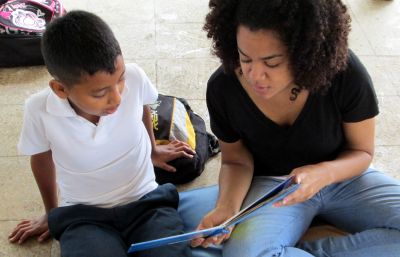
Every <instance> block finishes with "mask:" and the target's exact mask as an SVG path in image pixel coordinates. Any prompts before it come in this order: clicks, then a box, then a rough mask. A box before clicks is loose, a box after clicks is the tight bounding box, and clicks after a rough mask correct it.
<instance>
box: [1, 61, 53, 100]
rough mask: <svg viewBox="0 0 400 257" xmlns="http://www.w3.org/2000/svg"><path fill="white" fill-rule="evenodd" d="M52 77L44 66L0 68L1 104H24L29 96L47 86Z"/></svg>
mask: <svg viewBox="0 0 400 257" xmlns="http://www.w3.org/2000/svg"><path fill="white" fill-rule="evenodd" d="M50 79H51V76H50V74H49V73H48V72H47V70H46V68H45V67H44V66H36V67H29V68H24V69H21V68H12V69H0V104H23V103H24V101H25V99H26V98H27V97H28V96H30V95H31V94H33V93H36V92H38V91H39V90H41V89H42V88H45V87H47V86H48V84H49V81H50Z"/></svg>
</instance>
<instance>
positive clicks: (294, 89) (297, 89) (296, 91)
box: [289, 85, 301, 102]
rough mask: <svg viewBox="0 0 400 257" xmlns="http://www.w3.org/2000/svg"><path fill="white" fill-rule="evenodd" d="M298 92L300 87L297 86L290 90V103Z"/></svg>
mask: <svg viewBox="0 0 400 257" xmlns="http://www.w3.org/2000/svg"><path fill="white" fill-rule="evenodd" d="M300 92H301V87H299V86H298V85H294V87H293V88H292V89H291V90H290V93H291V94H292V95H291V96H290V98H289V99H290V101H292V102H293V101H295V100H296V99H297V96H298V95H299V94H300Z"/></svg>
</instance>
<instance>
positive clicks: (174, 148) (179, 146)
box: [151, 140, 196, 172]
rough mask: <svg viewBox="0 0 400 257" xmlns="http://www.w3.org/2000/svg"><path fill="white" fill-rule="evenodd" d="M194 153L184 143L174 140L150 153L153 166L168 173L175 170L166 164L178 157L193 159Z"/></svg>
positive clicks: (158, 146)
mask: <svg viewBox="0 0 400 257" xmlns="http://www.w3.org/2000/svg"><path fill="white" fill-rule="evenodd" d="M195 154H196V152H195V151H194V150H193V149H192V148H191V147H190V146H189V145H188V144H186V143H185V142H182V141H179V140H174V141H172V142H170V143H169V144H167V145H157V146H156V147H155V149H153V152H152V153H151V159H152V161H153V165H154V166H156V167H159V168H161V169H164V170H166V171H169V172H175V171H176V169H175V168H174V167H172V166H171V165H168V164H167V162H169V161H172V160H175V159H176V158H179V157H185V158H193V156H194V155H195Z"/></svg>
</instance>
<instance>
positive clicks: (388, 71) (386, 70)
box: [359, 55, 400, 96]
mask: <svg viewBox="0 0 400 257" xmlns="http://www.w3.org/2000/svg"><path fill="white" fill-rule="evenodd" d="M359 58H360V60H361V61H362V63H363V64H364V65H365V67H366V69H367V70H368V73H369V74H370V76H371V78H372V81H373V82H374V86H375V90H376V93H377V94H378V95H381V96H392V95H398V92H399V91H398V88H397V87H396V86H395V84H394V83H396V81H397V80H398V81H399V83H400V75H398V73H400V63H399V62H398V61H397V62H396V58H395V57H382V56H362V55H361V56H359Z"/></svg>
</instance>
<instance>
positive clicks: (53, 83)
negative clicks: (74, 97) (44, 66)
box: [49, 79, 68, 99]
mask: <svg viewBox="0 0 400 257" xmlns="http://www.w3.org/2000/svg"><path fill="white" fill-rule="evenodd" d="M49 86H50V88H51V90H53V92H54V93H55V94H56V95H57V96H58V97H60V98H61V99H67V97H68V88H67V86H65V85H64V84H62V83H61V82H59V81H57V80H55V79H52V80H50V82H49Z"/></svg>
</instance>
